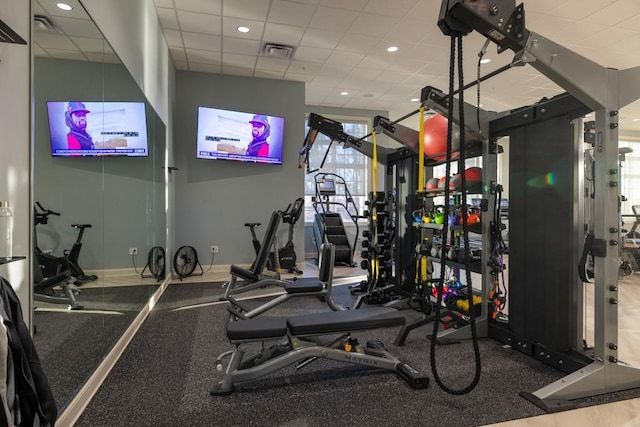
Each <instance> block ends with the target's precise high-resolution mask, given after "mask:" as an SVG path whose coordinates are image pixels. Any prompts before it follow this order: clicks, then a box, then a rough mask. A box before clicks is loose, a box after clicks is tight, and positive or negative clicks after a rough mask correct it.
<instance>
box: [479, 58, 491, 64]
mask: <svg viewBox="0 0 640 427" xmlns="http://www.w3.org/2000/svg"><path fill="white" fill-rule="evenodd" d="M489 62H491V59H489V58H482V59H481V60H480V63H481V64H488V63H489Z"/></svg>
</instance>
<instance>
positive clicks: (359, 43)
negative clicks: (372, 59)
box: [336, 34, 380, 55]
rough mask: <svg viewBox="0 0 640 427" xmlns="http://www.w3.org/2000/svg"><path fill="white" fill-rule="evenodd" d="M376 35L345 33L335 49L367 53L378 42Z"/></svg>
mask: <svg viewBox="0 0 640 427" xmlns="http://www.w3.org/2000/svg"><path fill="white" fill-rule="evenodd" d="M379 40H380V39H378V38H376V37H368V36H362V35H359V34H345V35H344V37H343V38H342V40H340V43H338V45H337V46H336V50H344V51H347V52H357V53H363V54H365V55H366V54H368V53H369V52H370V51H371V50H372V49H373V48H374V47H375V46H376V45H377V44H378V42H379Z"/></svg>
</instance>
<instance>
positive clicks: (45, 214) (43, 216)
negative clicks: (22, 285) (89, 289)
mask: <svg viewBox="0 0 640 427" xmlns="http://www.w3.org/2000/svg"><path fill="white" fill-rule="evenodd" d="M34 213H35V225H38V224H47V223H48V221H49V216H50V215H55V216H60V214H59V213H58V212H54V211H52V210H50V209H45V208H43V207H42V205H41V204H40V202H36V207H34ZM71 227H73V228H75V229H76V230H78V236H77V237H76V241H75V242H74V243H73V246H72V247H71V249H65V250H64V251H63V254H64V257H65V258H66V260H67V261H68V263H69V270H70V271H71V275H72V276H73V277H74V278H75V279H76V280H75V282H74V284H75V285H76V286H80V285H82V284H83V283H85V282H92V281H94V280H97V279H98V276H96V275H95V274H91V275H87V274H85V272H84V270H83V269H82V268H81V267H80V264H79V263H78V258H79V257H80V250H81V249H82V236H83V235H84V230H85V229H87V228H91V224H71ZM36 249H37V248H36ZM37 250H38V251H40V250H39V249H37ZM40 254H42V252H41V251H40ZM54 258H55V257H54ZM47 271H48V272H50V271H52V270H51V269H47Z"/></svg>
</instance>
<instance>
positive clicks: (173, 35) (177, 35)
mask: <svg viewBox="0 0 640 427" xmlns="http://www.w3.org/2000/svg"><path fill="white" fill-rule="evenodd" d="M164 38H165V40H166V41H167V45H168V46H169V47H184V45H183V43H182V33H181V32H180V31H177V30H164Z"/></svg>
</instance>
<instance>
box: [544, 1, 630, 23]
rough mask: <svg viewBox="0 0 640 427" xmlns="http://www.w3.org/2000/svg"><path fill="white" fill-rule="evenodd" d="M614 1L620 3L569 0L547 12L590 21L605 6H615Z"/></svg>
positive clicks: (562, 16)
mask: <svg viewBox="0 0 640 427" xmlns="http://www.w3.org/2000/svg"><path fill="white" fill-rule="evenodd" d="M632 1H634V0H632ZM614 3H618V0H598V1H585V0H567V1H565V2H563V3H562V4H559V5H557V7H554V8H553V9H552V10H551V11H550V12H548V13H547V14H548V15H553V16H557V17H561V18H568V19H574V20H582V19H586V20H589V21H590V22H596V21H594V20H593V19H589V17H594V16H595V15H596V14H598V12H599V11H600V10H602V8H603V7H605V6H606V8H607V9H608V10H609V9H612V6H615V5H614ZM612 10H613V9H612ZM636 13H637V12H636Z"/></svg>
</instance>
